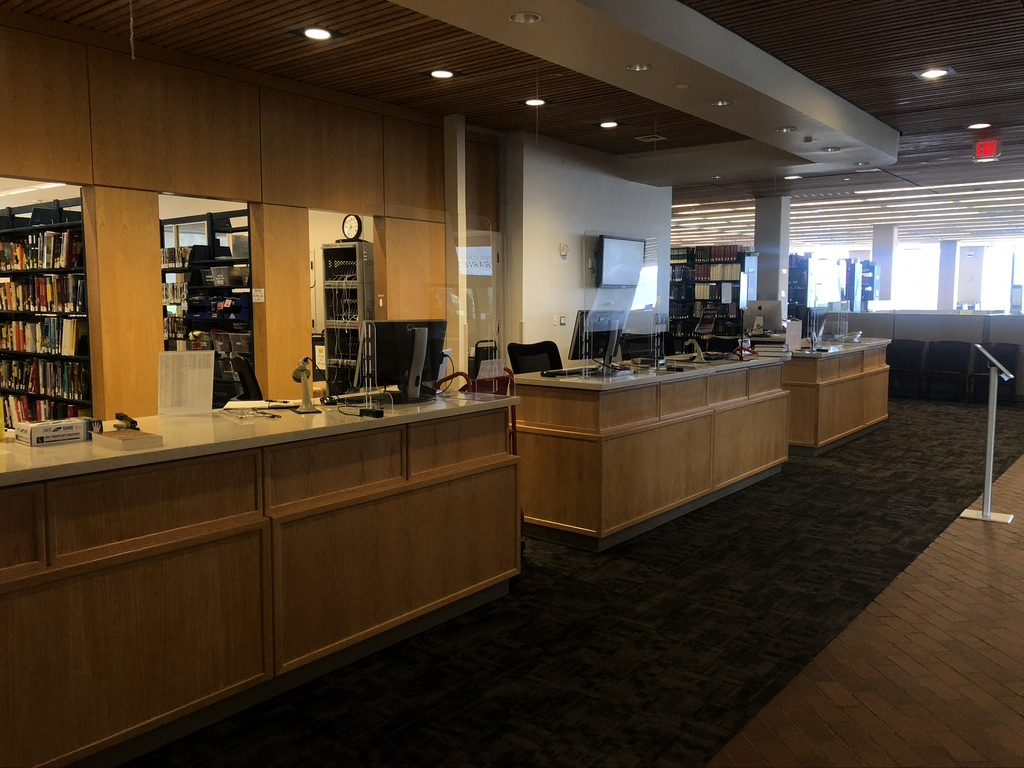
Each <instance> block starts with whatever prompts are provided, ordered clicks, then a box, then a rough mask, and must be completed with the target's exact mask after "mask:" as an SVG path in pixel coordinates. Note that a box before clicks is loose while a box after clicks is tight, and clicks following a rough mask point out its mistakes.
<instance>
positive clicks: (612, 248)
mask: <svg viewBox="0 0 1024 768" xmlns="http://www.w3.org/2000/svg"><path fill="white" fill-rule="evenodd" d="M644 244H645V243H644V241H643V240H639V239H635V238H628V237H613V236H612V235H600V236H598V238H597V247H596V248H595V253H594V265H595V267H596V270H597V287H598V288H635V287H636V285H637V283H639V282H640V270H641V268H642V267H643V265H644Z"/></svg>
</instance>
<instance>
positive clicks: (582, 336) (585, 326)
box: [569, 309, 626, 366]
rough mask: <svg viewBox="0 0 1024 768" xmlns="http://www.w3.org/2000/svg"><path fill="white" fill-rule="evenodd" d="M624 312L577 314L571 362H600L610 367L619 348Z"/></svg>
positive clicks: (570, 356) (586, 311)
mask: <svg viewBox="0 0 1024 768" xmlns="http://www.w3.org/2000/svg"><path fill="white" fill-rule="evenodd" d="M625 324H626V315H625V313H624V312H618V311H604V310H597V309H593V310H591V309H581V310H579V311H577V312H576V323H575V324H574V325H573V328H572V343H571V344H570V345H569V359H570V360H600V361H602V362H603V363H604V364H605V366H610V365H611V364H612V360H614V358H615V353H616V352H617V351H618V348H619V341H620V339H621V338H622V328H623V326H624V325H625Z"/></svg>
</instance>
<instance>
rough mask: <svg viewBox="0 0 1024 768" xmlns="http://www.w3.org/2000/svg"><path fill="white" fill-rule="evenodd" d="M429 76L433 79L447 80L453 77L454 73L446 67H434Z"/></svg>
mask: <svg viewBox="0 0 1024 768" xmlns="http://www.w3.org/2000/svg"><path fill="white" fill-rule="evenodd" d="M430 76H431V77H432V78H434V79H435V80H449V79H451V78H453V77H455V73H454V72H452V71H451V70H448V69H435V70H434V71H433V72H431V73H430Z"/></svg>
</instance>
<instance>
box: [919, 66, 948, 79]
mask: <svg viewBox="0 0 1024 768" xmlns="http://www.w3.org/2000/svg"><path fill="white" fill-rule="evenodd" d="M954 75H956V70H954V69H953V68H952V67H928V69H923V70H921V71H920V72H915V73H914V77H916V78H917V79H918V80H941V79H942V78H944V77H953V76H954Z"/></svg>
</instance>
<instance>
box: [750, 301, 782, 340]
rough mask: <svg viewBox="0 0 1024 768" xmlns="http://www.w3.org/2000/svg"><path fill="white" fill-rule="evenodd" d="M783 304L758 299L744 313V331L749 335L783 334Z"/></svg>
mask: <svg viewBox="0 0 1024 768" xmlns="http://www.w3.org/2000/svg"><path fill="white" fill-rule="evenodd" d="M783 328H784V326H783V324H782V302H781V301H775V300H764V299H758V300H757V301H754V302H751V303H750V305H749V306H748V307H747V309H746V311H744V313H743V330H744V331H746V332H747V333H753V334H758V333H781V332H782V330H783Z"/></svg>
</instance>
